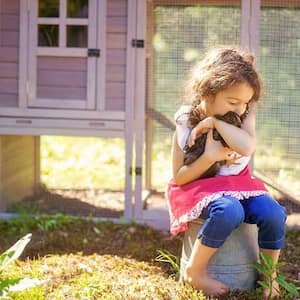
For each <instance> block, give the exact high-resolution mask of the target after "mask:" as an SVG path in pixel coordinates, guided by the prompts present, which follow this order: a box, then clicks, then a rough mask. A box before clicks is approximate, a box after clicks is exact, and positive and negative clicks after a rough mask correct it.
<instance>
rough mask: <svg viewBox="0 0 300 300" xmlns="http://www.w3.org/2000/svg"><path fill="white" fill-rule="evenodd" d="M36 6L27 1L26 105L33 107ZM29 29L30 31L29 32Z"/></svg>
mask: <svg viewBox="0 0 300 300" xmlns="http://www.w3.org/2000/svg"><path fill="white" fill-rule="evenodd" d="M37 14H38V12H37V5H36V1H35V0H29V27H28V32H29V35H28V45H29V47H28V82H27V94H28V95H27V104H28V105H33V104H34V100H35V97H36V82H37V78H36V72H37V70H36V68H37V63H36V53H37V35H38V33H37V26H36V20H37ZM29 29H30V30H29Z"/></svg>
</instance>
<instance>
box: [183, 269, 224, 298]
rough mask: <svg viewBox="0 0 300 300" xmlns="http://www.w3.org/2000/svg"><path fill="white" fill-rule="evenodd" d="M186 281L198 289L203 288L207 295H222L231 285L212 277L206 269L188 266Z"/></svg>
mask: <svg viewBox="0 0 300 300" xmlns="http://www.w3.org/2000/svg"><path fill="white" fill-rule="evenodd" d="M184 281H185V282H186V283H187V284H189V285H191V286H192V287H193V288H195V289H197V290H201V291H202V292H203V293H204V294H205V295H209V296H220V295H223V294H226V293H227V292H228V291H229V287H228V286H227V285H225V284H224V283H222V282H220V281H217V280H215V279H213V278H212V277H210V276H209V275H208V273H207V272H206V271H203V272H201V271H199V269H198V270H196V272H195V269H193V268H191V267H187V268H186V270H185V276H184Z"/></svg>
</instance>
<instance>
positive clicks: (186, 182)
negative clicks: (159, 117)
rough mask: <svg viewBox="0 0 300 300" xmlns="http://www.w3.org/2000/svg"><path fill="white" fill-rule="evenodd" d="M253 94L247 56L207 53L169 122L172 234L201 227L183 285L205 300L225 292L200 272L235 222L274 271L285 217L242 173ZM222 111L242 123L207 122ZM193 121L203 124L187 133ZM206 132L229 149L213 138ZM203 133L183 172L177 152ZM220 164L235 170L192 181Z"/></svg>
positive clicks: (250, 139) (229, 50)
mask: <svg viewBox="0 0 300 300" xmlns="http://www.w3.org/2000/svg"><path fill="white" fill-rule="evenodd" d="M260 93H261V83H260V79H259V75H258V73H257V72H256V70H255V68H254V66H253V56H252V55H251V54H249V53H246V52H243V51H241V50H239V49H237V48H234V47H225V48H218V49H214V50H212V51H210V52H209V53H208V54H207V55H206V57H205V58H204V59H203V60H202V61H201V62H200V63H199V64H198V65H196V66H195V68H194V69H193V70H192V72H191V77H190V79H189V81H188V82H187V86H186V89H185V94H184V99H185V100H187V101H188V103H189V104H190V105H185V106H183V107H182V108H181V109H180V110H179V111H178V112H177V114H176V115H175V116H176V131H175V134H174V137H173V144H172V164H173V179H172V180H171V181H170V182H169V185H168V191H167V193H168V201H169V209H170V220H171V233H172V234H177V233H179V232H181V231H184V230H186V229H187V222H189V221H191V220H193V219H195V218H198V217H199V216H200V217H202V218H204V219H205V223H204V224H203V226H202V228H201V230H200V231H199V233H198V239H197V240H196V242H195V244H194V246H193V251H192V254H191V257H190V259H189V262H188V264H187V268H186V271H185V275H184V280H185V282H187V283H188V284H190V285H191V286H193V287H195V288H196V289H199V290H202V291H203V292H204V293H205V294H207V295H213V296H218V295H221V294H224V293H226V292H227V291H228V290H229V288H228V287H227V286H226V285H225V284H223V283H221V282H219V281H217V280H215V279H213V278H212V277H210V276H209V274H208V273H207V265H208V261H209V259H210V258H211V257H212V255H213V254H214V253H215V252H216V251H217V249H218V248H219V247H220V246H221V245H222V244H223V243H224V241H225V240H226V238H227V237H228V236H229V235H230V233H231V232H232V231H233V230H234V229H235V228H236V227H238V226H239V225H240V224H241V223H242V222H246V223H250V224H257V226H258V243H259V246H260V249H261V251H263V252H265V253H266V254H268V255H269V256H271V257H272V258H273V261H274V262H275V263H276V262H277V261H278V258H279V253H280V249H281V248H282V247H283V246H284V235H285V230H284V229H285V219H286V213H285V209H284V208H283V207H282V206H280V205H279V204H278V203H277V202H276V201H275V200H274V199H272V198H271V197H270V195H269V194H268V192H267V190H266V188H265V187H264V185H263V184H262V183H261V182H260V181H258V180H256V179H254V178H252V177H251V175H250V172H249V168H248V164H249V161H250V157H251V155H252V154H253V152H254V149H255V140H256V139H255V111H256V106H257V102H258V101H259V98H260ZM228 111H233V112H235V113H237V114H238V115H239V116H241V119H242V120H243V123H242V127H241V128H238V127H235V126H233V125H230V124H228V123H225V122H223V121H221V120H218V119H216V118H214V117H213V116H214V115H216V114H219V115H224V114H225V113H227V112H228ZM195 115H196V116H198V117H199V116H202V117H201V118H200V119H201V121H200V122H199V123H198V124H197V125H196V126H194V127H192V126H191V124H193V121H194V120H195ZM213 128H215V129H216V130H217V131H218V132H219V133H220V135H221V136H222V137H223V139H224V140H225V142H226V143H227V145H228V148H227V147H223V146H222V144H221V143H220V142H219V141H215V140H214V139H213V138H212V130H213ZM206 132H207V133H208V135H207V140H206V145H205V151H204V153H203V154H202V155H201V156H200V157H199V158H198V159H197V160H196V161H195V162H193V163H192V164H190V165H188V166H187V165H184V164H183V157H184V153H183V148H184V146H185V145H186V144H187V145H188V146H191V145H193V143H194V140H195V139H196V137H197V136H199V135H201V134H203V133H206ZM222 160H227V161H229V162H232V161H234V163H228V164H225V165H223V166H222V167H221V169H220V171H219V172H218V174H217V175H216V176H215V177H213V178H207V179H199V177H200V176H201V175H202V174H203V173H204V172H205V171H206V170H207V169H208V168H210V167H211V166H212V165H213V164H214V163H215V162H218V161H222ZM274 276H276V274H274ZM267 292H268V291H264V293H265V294H267ZM272 294H273V296H276V295H277V294H278V285H276V286H275V284H274V286H273V290H272Z"/></svg>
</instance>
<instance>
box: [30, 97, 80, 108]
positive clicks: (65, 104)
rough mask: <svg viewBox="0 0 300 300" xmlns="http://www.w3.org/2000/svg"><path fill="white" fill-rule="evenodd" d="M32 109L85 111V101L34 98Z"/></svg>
mask: <svg viewBox="0 0 300 300" xmlns="http://www.w3.org/2000/svg"><path fill="white" fill-rule="evenodd" d="M32 106H33V107H45V108H51V107H56V108H73V109H85V108H86V100H72V99H70V100H66V99H52V98H51V99H47V98H36V99H35V100H34V103H33V105H32Z"/></svg>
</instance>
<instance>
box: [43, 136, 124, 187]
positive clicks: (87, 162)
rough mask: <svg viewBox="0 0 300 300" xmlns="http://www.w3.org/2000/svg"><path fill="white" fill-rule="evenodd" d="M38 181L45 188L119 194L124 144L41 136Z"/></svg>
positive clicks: (89, 139) (109, 140) (106, 140)
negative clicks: (79, 189)
mask: <svg viewBox="0 0 300 300" xmlns="http://www.w3.org/2000/svg"><path fill="white" fill-rule="evenodd" d="M41 180H42V182H43V183H44V184H46V186H47V187H48V188H101V189H112V190H121V189H123V188H124V180H125V146H124V141H123V140H122V139H112V138H111V139H107V138H78V137H59V136H57V137H54V136H43V137H41Z"/></svg>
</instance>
